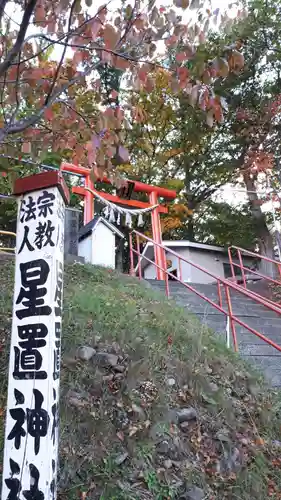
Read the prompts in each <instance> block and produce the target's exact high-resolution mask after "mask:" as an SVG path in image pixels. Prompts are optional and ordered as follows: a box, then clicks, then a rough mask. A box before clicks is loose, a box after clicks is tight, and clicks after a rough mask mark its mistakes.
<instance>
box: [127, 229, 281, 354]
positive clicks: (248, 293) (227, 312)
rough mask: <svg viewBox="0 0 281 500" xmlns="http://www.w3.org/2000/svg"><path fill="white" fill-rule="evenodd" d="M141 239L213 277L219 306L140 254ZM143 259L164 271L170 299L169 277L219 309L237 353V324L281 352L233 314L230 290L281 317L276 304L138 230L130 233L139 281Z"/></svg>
mask: <svg viewBox="0 0 281 500" xmlns="http://www.w3.org/2000/svg"><path fill="white" fill-rule="evenodd" d="M133 234H134V235H135V236H136V244H137V250H135V249H134V247H133ZM140 238H142V239H144V240H146V241H147V242H150V243H152V245H153V247H154V252H155V249H156V247H160V248H162V249H163V250H164V252H165V255H166V252H167V251H168V252H169V253H170V254H172V255H174V256H175V257H177V259H178V262H181V261H183V262H185V263H187V264H189V265H191V266H193V267H195V268H196V269H198V270H200V271H201V272H203V273H205V274H207V275H208V276H210V277H212V278H213V279H214V281H215V282H216V283H217V286H218V298H219V304H216V302H214V301H213V300H212V299H209V298H208V297H206V296H205V295H204V294H202V293H201V292H199V291H198V290H196V289H195V288H194V287H193V286H192V285H190V284H188V283H185V282H184V281H182V278H181V277H180V278H178V277H177V276H174V275H173V274H172V273H170V272H169V271H168V270H167V269H165V268H163V267H161V266H159V265H158V264H156V263H155V262H154V261H152V260H151V259H149V258H148V257H147V256H146V255H144V253H141V252H140ZM134 255H136V256H137V259H138V264H137V266H136V267H135V266H134ZM142 259H145V260H146V261H148V262H150V263H151V264H153V265H154V266H155V267H156V268H158V269H161V270H162V271H164V273H165V288H166V295H167V296H168V297H169V295H170V291H169V280H168V277H169V276H170V277H171V278H172V279H173V280H175V281H178V282H179V283H181V284H182V285H183V286H184V287H185V288H187V289H188V290H190V291H192V292H193V293H195V294H196V295H197V296H198V297H200V298H201V299H203V300H205V301H206V302H207V303H208V304H210V305H211V306H213V307H214V308H215V309H217V310H218V311H220V312H221V313H223V314H224V315H225V316H226V317H228V318H229V321H230V328H231V333H232V338H233V346H234V350H235V351H238V342H237V334H236V327H235V323H237V324H238V325H240V326H242V327H243V328H246V329H247V330H249V331H250V332H251V333H253V334H254V335H255V336H257V337H259V338H260V339H262V340H264V342H266V343H267V344H269V345H271V346H272V347H274V348H275V349H276V350H278V351H280V352H281V346H279V345H278V344H276V343H275V342H273V341H272V340H270V339H268V338H267V337H266V336H265V335H263V334H262V333H260V332H258V331H257V330H255V329H254V328H252V327H251V326H249V325H247V324H246V323H245V322H244V321H242V320H240V319H239V318H238V317H237V316H236V315H234V314H233V311H232V304H231V297H230V292H229V290H230V289H231V290H234V291H235V292H238V293H240V294H241V295H244V296H246V297H248V298H250V299H252V300H254V301H256V302H257V303H258V304H261V305H262V306H264V307H266V308H268V309H270V310H271V311H273V312H275V313H277V314H279V315H280V314H281V309H280V308H279V307H278V306H277V305H276V304H273V303H271V302H270V301H268V300H267V299H265V298H263V297H260V296H258V295H257V294H253V293H252V292H251V291H249V290H247V289H245V288H243V287H241V286H239V285H238V284H237V283H232V282H230V281H229V280H227V279H224V278H220V277H218V276H216V275H214V274H213V273H211V272H210V271H208V270H207V269H205V268H203V267H202V266H199V265H198V264H195V263H194V262H192V261H190V260H188V259H186V258H185V257H182V256H181V255H179V254H178V253H177V252H175V251H174V250H172V249H170V248H167V247H165V246H164V245H161V244H159V243H156V242H155V241H154V240H152V239H151V238H149V237H148V236H145V235H144V234H142V233H139V232H138V231H136V230H133V231H132V232H131V233H130V261H131V266H130V273H131V274H132V275H134V274H136V271H138V275H139V279H142V271H141V261H142ZM222 286H223V287H224V291H225V298H226V302H227V310H225V309H224V308H223V306H222V295H221V287H222Z"/></svg>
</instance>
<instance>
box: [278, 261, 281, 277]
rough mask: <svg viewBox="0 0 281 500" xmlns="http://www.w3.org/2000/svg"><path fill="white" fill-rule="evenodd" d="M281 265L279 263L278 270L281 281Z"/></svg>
mask: <svg viewBox="0 0 281 500" xmlns="http://www.w3.org/2000/svg"><path fill="white" fill-rule="evenodd" d="M280 266H281V263H280V264H279V263H277V268H278V273H279V278H280V279H281V267H280Z"/></svg>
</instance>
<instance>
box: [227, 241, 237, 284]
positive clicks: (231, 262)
mask: <svg viewBox="0 0 281 500" xmlns="http://www.w3.org/2000/svg"><path fill="white" fill-rule="evenodd" d="M228 260H229V264H230V269H231V274H232V278H233V280H234V281H236V276H235V271H234V265H233V260H232V254H231V247H228Z"/></svg>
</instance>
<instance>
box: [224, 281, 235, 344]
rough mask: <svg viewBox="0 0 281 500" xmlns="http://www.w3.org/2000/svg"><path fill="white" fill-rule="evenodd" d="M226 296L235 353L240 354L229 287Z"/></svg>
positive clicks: (226, 289) (226, 288)
mask: <svg viewBox="0 0 281 500" xmlns="http://www.w3.org/2000/svg"><path fill="white" fill-rule="evenodd" d="M225 296H226V302H227V308H228V317H229V322H230V328H231V333H232V338H233V346H234V351H235V352H238V343H237V335H236V328H235V324H234V321H233V314H232V304H231V298H230V293H229V287H228V286H227V285H225Z"/></svg>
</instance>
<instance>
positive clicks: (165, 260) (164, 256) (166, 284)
mask: <svg viewBox="0 0 281 500" xmlns="http://www.w3.org/2000/svg"><path fill="white" fill-rule="evenodd" d="M163 260H164V264H165V288H166V295H167V297H168V298H169V297H170V288H169V275H168V273H167V256H166V250H164V251H163Z"/></svg>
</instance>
